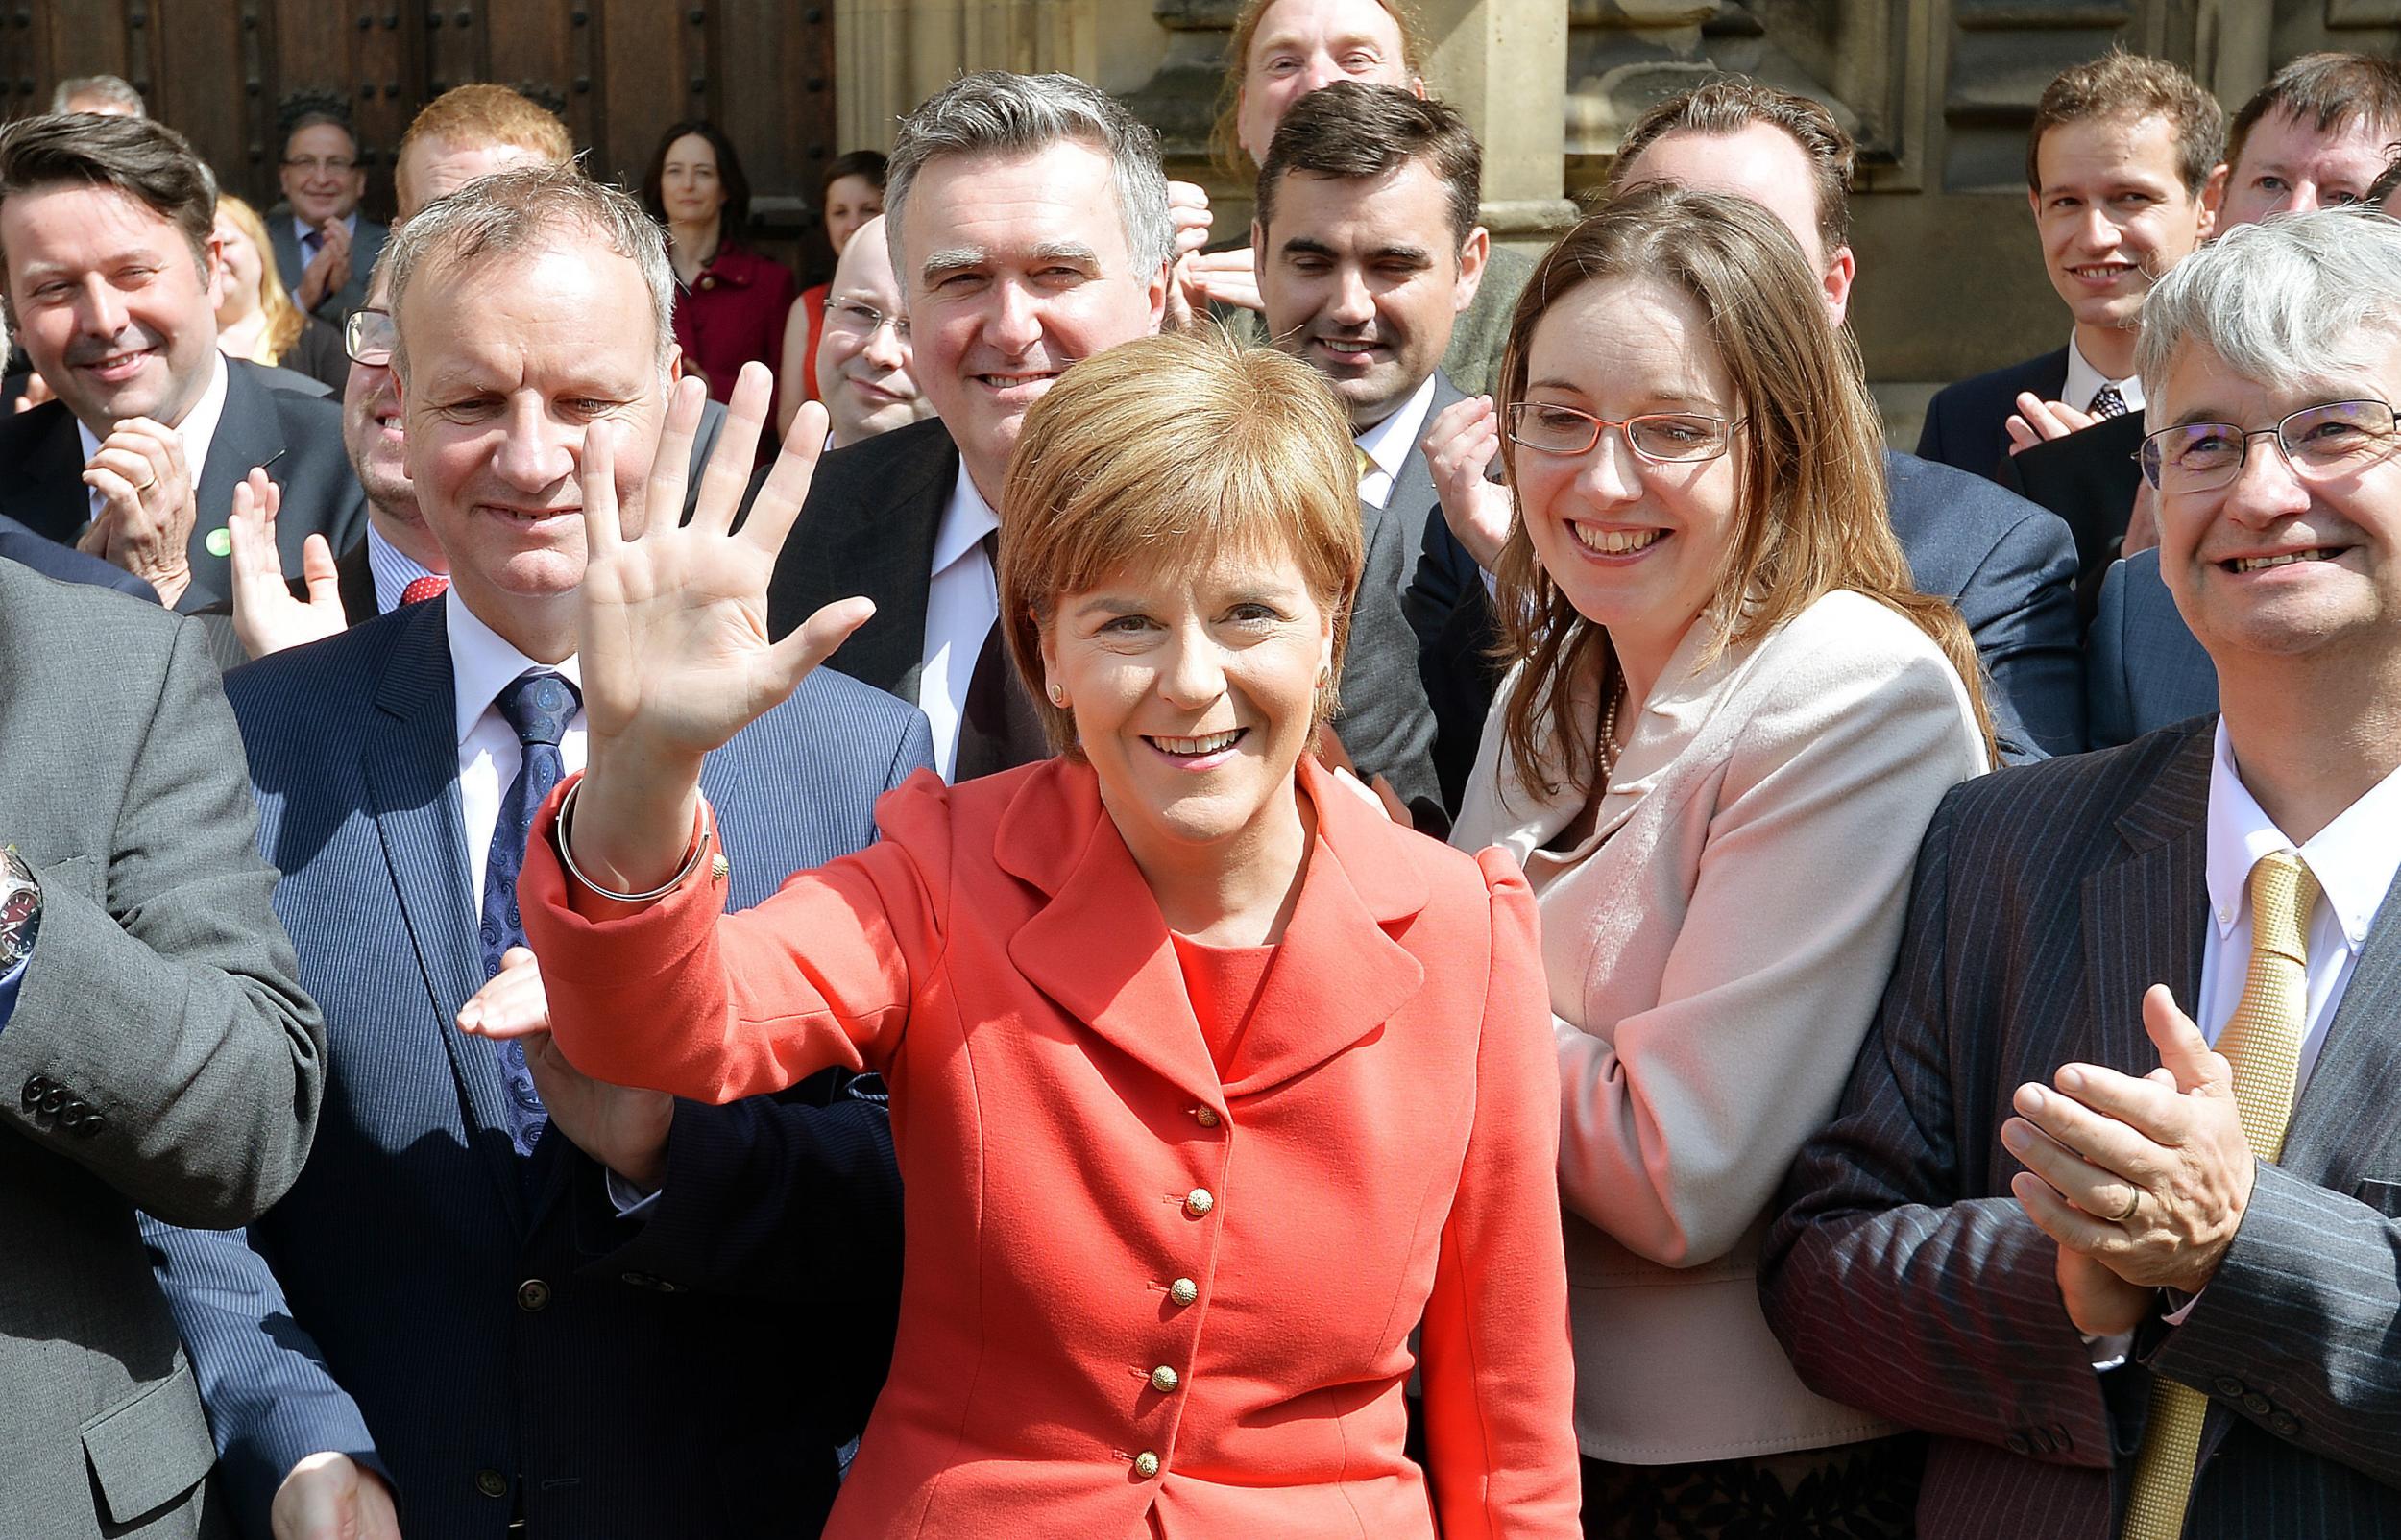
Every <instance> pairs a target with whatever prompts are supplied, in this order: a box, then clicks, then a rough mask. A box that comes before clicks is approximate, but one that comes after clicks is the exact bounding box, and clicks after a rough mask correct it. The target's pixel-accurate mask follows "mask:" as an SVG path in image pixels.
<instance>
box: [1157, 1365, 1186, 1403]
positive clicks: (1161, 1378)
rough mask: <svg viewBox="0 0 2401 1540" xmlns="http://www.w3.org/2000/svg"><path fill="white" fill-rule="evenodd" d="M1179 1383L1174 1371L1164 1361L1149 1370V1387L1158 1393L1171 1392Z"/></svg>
mask: <svg viewBox="0 0 2401 1540" xmlns="http://www.w3.org/2000/svg"><path fill="white" fill-rule="evenodd" d="M1177 1384H1181V1382H1180V1381H1178V1380H1177V1379H1176V1371H1175V1370H1173V1369H1171V1368H1169V1367H1168V1366H1167V1365H1166V1364H1164V1363H1162V1364H1160V1365H1159V1366H1158V1367H1157V1368H1155V1369H1152V1371H1151V1388H1152V1389H1153V1390H1155V1391H1157V1392H1158V1393H1159V1394H1160V1395H1163V1396H1164V1395H1169V1394H1172V1393H1173V1392H1174V1391H1175V1389H1176V1385H1177Z"/></svg>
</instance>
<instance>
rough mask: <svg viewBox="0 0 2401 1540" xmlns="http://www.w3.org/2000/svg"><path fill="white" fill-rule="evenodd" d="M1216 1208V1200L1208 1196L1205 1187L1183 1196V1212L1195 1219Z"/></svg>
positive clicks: (1197, 1188)
mask: <svg viewBox="0 0 2401 1540" xmlns="http://www.w3.org/2000/svg"><path fill="white" fill-rule="evenodd" d="M1216 1207H1217V1199H1215V1198H1213V1197H1211V1196H1210V1195H1209V1190H1208V1189H1207V1188H1205V1187H1196V1188H1194V1189H1193V1190H1192V1191H1190V1192H1188V1193H1186V1194H1185V1195H1184V1212H1185V1213H1186V1214H1189V1215H1192V1216H1193V1217H1194V1218H1196V1219H1198V1218H1200V1216H1201V1215H1204V1214H1206V1213H1208V1212H1209V1211H1210V1210H1211V1209H1214V1208H1216Z"/></svg>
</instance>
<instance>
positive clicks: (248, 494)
mask: <svg viewBox="0 0 2401 1540" xmlns="http://www.w3.org/2000/svg"><path fill="white" fill-rule="evenodd" d="M282 507H283V490H282V489H281V488H280V487H278V486H277V485H276V484H275V483H274V482H273V481H271V480H269V479H268V476H267V472H266V471H265V470H263V469H253V470H252V471H251V473H250V476H249V478H248V479H247V480H245V481H243V482H242V483H241V484H240V485H238V486H236V487H235V488H234V489H233V512H232V515H231V516H230V517H228V518H227V519H226V521H225V528H226V534H227V535H228V536H229V537H230V538H231V540H232V541H233V553H232V554H233V564H232V565H233V634H234V636H236V637H238V638H241V642H242V650H243V651H244V652H246V653H248V654H250V656H251V657H253V658H264V657H266V656H267V654H269V653H271V652H281V651H282V650H283V649H284V648H286V647H297V646H299V645H300V644H301V643H303V642H306V641H317V640H321V639H322V638H327V637H331V636H335V635H338V634H339V633H340V632H341V630H342V628H343V627H344V626H346V625H348V624H349V623H350V617H349V616H348V615H347V614H345V613H344V612H343V609H342V579H341V575H340V573H339V572H338V571H337V570H336V568H335V566H334V564H333V547H332V546H331V545H329V544H327V542H326V538H325V537H324V536H323V535H311V536H309V537H308V539H307V540H306V541H303V542H302V546H301V575H302V577H303V581H304V582H305V583H306V585H307V588H308V597H307V598H305V599H298V598H295V597H293V595H292V588H291V585H290V584H288V583H286V582H285V581H284V579H283V554H282V552H281V551H280V550H279V549H278V548H277V546H276V541H275V519H276V515H277V514H278V513H279V512H280V511H281V509H282Z"/></svg>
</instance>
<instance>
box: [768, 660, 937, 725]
mask: <svg viewBox="0 0 2401 1540" xmlns="http://www.w3.org/2000/svg"><path fill="white" fill-rule="evenodd" d="M792 699H793V700H794V701H796V702H798V703H800V705H801V706H802V707H803V709H805V710H808V711H810V712H812V714H822V715H824V716H826V717H828V718H830V719H832V720H834V721H837V722H840V723H842V724H844V725H845V726H846V727H847V728H848V729H850V730H851V731H854V732H855V731H860V730H861V729H866V730H872V731H875V732H879V733H882V732H889V733H891V734H902V733H906V732H907V731H908V730H909V722H910V720H911V719H913V718H914V717H915V716H916V715H917V709H916V708H915V707H913V706H911V705H909V703H908V702H907V701H905V700H902V699H901V698H900V697H899V696H897V695H894V694H892V693H891V692H890V691H889V690H881V689H878V688H876V687H875V686H873V685H868V684H862V683H861V682H860V681H858V680H856V679H853V678H851V677H850V676H849V675H848V674H842V673H837V672H835V671H834V670H833V669H830V668H819V669H816V670H813V671H812V673H811V674H810V675H809V678H808V680H807V681H806V682H805V683H804V684H803V685H802V686H801V687H800V688H799V689H798V690H796V691H794V692H793V695H792Z"/></svg>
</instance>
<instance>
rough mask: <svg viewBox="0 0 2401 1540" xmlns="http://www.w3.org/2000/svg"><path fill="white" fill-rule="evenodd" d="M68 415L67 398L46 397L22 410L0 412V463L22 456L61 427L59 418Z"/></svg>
mask: <svg viewBox="0 0 2401 1540" xmlns="http://www.w3.org/2000/svg"><path fill="white" fill-rule="evenodd" d="M65 416H66V403H64V402H63V401H55V400H53V401H44V402H42V403H41V404H40V405H39V406H32V407H27V408H26V409H25V410H24V411H22V412H12V413H6V414H0V465H5V464H12V463H14V462H16V461H18V460H21V459H22V458H23V457H24V456H25V455H27V454H29V453H31V452H32V451H33V450H34V449H35V448H36V447H37V446H39V445H42V444H44V443H46V442H48V440H49V438H50V435H52V434H53V433H56V432H57V431H59V420H60V419H61V418H63V417H65Z"/></svg>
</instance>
